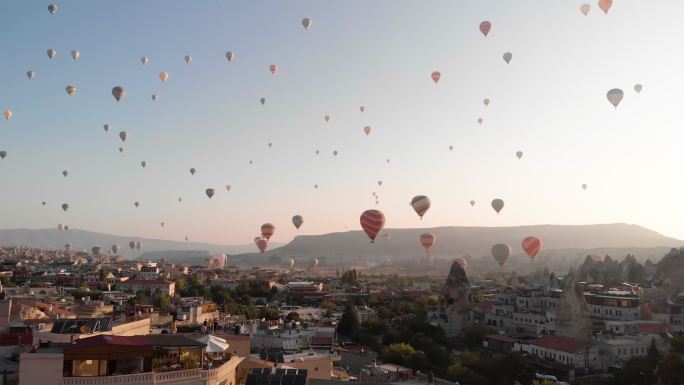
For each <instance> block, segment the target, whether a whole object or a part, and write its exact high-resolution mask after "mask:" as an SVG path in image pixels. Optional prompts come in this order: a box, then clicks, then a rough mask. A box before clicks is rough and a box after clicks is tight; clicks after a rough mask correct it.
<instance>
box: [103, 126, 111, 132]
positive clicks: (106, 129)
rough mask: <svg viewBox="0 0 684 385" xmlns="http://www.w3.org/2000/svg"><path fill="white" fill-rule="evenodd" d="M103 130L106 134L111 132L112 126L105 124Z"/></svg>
mask: <svg viewBox="0 0 684 385" xmlns="http://www.w3.org/2000/svg"><path fill="white" fill-rule="evenodd" d="M102 128H103V129H104V132H109V130H110V129H111V128H112V125H111V124H105V125H104V126H102Z"/></svg>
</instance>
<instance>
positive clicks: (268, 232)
mask: <svg viewBox="0 0 684 385" xmlns="http://www.w3.org/2000/svg"><path fill="white" fill-rule="evenodd" d="M273 233H275V226H274V225H273V224H271V223H264V224H263V225H261V236H262V237H264V238H266V240H267V241H268V240H270V239H271V237H272V236H273Z"/></svg>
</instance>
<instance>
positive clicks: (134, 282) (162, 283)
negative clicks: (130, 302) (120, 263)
mask: <svg viewBox="0 0 684 385" xmlns="http://www.w3.org/2000/svg"><path fill="white" fill-rule="evenodd" d="M117 287H118V289H119V290H121V291H128V290H130V291H132V292H134V293H137V292H138V291H140V290H142V291H149V292H150V293H155V292H156V291H157V290H159V291H160V292H161V293H164V294H168V295H170V296H171V297H173V296H175V295H176V283H175V282H173V281H167V280H165V279H152V280H146V279H128V280H125V281H122V282H120V283H119V284H118V285H117Z"/></svg>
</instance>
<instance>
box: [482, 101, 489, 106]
mask: <svg viewBox="0 0 684 385" xmlns="http://www.w3.org/2000/svg"><path fill="white" fill-rule="evenodd" d="M482 103H484V105H485V107H487V106H488V105H489V99H485V100H483V101H482Z"/></svg>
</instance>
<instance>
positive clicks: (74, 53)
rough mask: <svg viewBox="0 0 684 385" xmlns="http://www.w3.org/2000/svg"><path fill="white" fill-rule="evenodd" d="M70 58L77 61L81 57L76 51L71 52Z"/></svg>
mask: <svg viewBox="0 0 684 385" xmlns="http://www.w3.org/2000/svg"><path fill="white" fill-rule="evenodd" d="M71 57H72V58H73V59H74V60H78V58H79V57H81V53H80V52H78V51H77V50H73V51H71Z"/></svg>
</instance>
